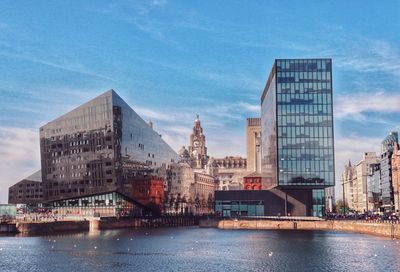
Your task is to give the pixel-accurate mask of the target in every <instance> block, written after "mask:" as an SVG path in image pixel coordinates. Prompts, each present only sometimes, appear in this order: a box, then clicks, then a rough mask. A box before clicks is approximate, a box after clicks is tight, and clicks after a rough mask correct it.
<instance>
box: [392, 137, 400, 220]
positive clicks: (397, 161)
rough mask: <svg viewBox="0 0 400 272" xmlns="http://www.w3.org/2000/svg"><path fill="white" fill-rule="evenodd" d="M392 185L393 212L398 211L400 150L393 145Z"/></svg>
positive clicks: (399, 201) (396, 145) (399, 198)
mask: <svg viewBox="0 0 400 272" xmlns="http://www.w3.org/2000/svg"><path fill="white" fill-rule="evenodd" d="M391 164H392V184H393V199H394V205H395V210H396V212H397V213H399V211H400V194H399V191H400V148H399V144H394V146H393V154H392V162H391Z"/></svg>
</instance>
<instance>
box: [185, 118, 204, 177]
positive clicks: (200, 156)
mask: <svg viewBox="0 0 400 272" xmlns="http://www.w3.org/2000/svg"><path fill="white" fill-rule="evenodd" d="M188 148H189V150H188V152H189V155H190V161H191V165H192V167H193V168H197V169H204V167H205V166H206V164H207V160H208V156H207V147H206V136H205V135H204V133H203V128H202V127H201V122H200V118H199V115H197V117H196V120H195V121H194V126H193V130H192V134H191V135H190V138H189V147H188Z"/></svg>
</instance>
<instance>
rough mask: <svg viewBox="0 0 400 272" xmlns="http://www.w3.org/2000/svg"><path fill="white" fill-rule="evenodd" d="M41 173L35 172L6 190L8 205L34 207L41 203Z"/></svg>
mask: <svg viewBox="0 0 400 272" xmlns="http://www.w3.org/2000/svg"><path fill="white" fill-rule="evenodd" d="M43 194H44V192H43V183H42V173H41V171H40V170H39V171H37V172H35V173H34V174H32V175H30V176H29V177H26V178H24V179H23V180H21V181H20V182H18V183H16V184H14V185H13V186H11V187H10V188H9V189H8V203H9V204H28V205H30V206H36V205H38V204H41V203H43V200H44V198H43Z"/></svg>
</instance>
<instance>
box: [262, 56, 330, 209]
mask: <svg viewBox="0 0 400 272" xmlns="http://www.w3.org/2000/svg"><path fill="white" fill-rule="evenodd" d="M261 127H262V131H261V142H262V150H261V154H262V159H261V164H262V167H261V172H262V175H263V179H269V180H270V182H272V184H271V185H272V186H273V187H276V188H279V189H281V190H282V191H283V192H285V193H286V194H288V195H290V194H292V193H293V194H298V193H299V192H301V193H302V194H304V196H307V197H308V198H309V199H312V200H313V204H312V205H311V206H308V207H306V214H304V215H316V216H320V215H323V214H325V188H327V187H332V186H334V185H335V176H334V136H333V104H332V61H331V59H277V60H275V62H274V65H273V67H272V70H271V73H270V75H269V78H268V81H267V84H266V87H265V89H264V92H263V94H262V96H261ZM307 203H308V202H307ZM299 205H307V204H306V203H302V204H300V203H299ZM287 213H290V211H289V210H288V211H287Z"/></svg>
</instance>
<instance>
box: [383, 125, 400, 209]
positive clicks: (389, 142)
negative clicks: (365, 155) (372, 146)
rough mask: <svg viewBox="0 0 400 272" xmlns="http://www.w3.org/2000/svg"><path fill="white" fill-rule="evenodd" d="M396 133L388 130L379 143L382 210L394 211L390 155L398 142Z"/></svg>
mask: <svg viewBox="0 0 400 272" xmlns="http://www.w3.org/2000/svg"><path fill="white" fill-rule="evenodd" d="M398 138H399V137H398V133H397V132H394V131H393V132H390V133H389V135H388V136H386V138H385V139H384V140H383V141H382V143H381V155H380V173H381V189H382V210H384V211H387V212H393V211H395V207H394V193H393V183H392V155H393V149H394V146H395V145H397V144H398V141H399V139H398Z"/></svg>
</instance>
